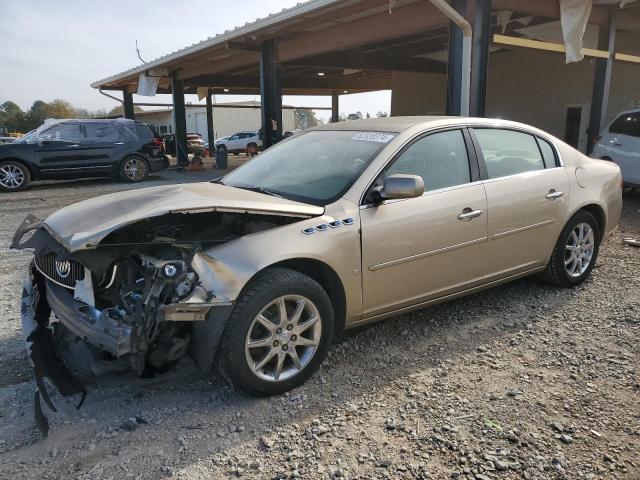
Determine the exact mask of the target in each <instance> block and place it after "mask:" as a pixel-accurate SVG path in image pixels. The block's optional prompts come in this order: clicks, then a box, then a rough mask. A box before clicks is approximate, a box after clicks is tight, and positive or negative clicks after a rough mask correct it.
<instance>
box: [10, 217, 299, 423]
mask: <svg viewBox="0 0 640 480" xmlns="http://www.w3.org/2000/svg"><path fill="white" fill-rule="evenodd" d="M299 220H300V218H299V217H294V216H286V215H282V216H281V215H271V214H257V213H239V212H201V213H168V214H165V215H162V216H158V217H153V218H149V219H144V220H141V221H137V222H134V223H131V224H129V225H127V226H125V227H124V228H121V229H118V230H116V231H114V232H112V233H110V234H109V235H107V236H106V237H105V238H104V239H103V240H102V241H101V242H100V244H99V245H98V246H97V247H96V248H95V249H91V250H79V251H76V252H72V253H70V252H69V251H68V250H67V249H66V248H65V247H64V246H63V245H62V241H61V240H60V239H58V238H56V234H55V232H53V231H51V229H49V228H47V225H46V224H45V223H43V222H41V221H40V220H38V219H36V218H35V217H33V216H30V217H27V219H25V221H24V222H23V224H22V225H21V226H20V228H19V229H18V231H17V232H16V236H15V237H14V241H13V244H12V248H16V249H25V248H32V249H34V250H35V256H34V260H33V262H32V266H31V269H30V270H31V271H30V281H29V282H27V284H25V291H24V293H23V329H24V331H25V335H27V333H29V332H30V334H29V335H28V336H27V342H28V344H29V343H30V345H31V346H30V350H31V355H30V356H31V359H32V362H33V363H34V368H35V371H36V378H37V384H38V390H39V392H40V394H41V395H42V396H43V398H44V400H45V402H46V403H47V404H48V405H49V406H50V407H51V408H54V407H53V404H52V402H51V401H50V399H49V398H48V394H47V391H46V386H45V385H44V383H43V381H42V379H43V378H45V377H46V378H48V379H49V380H50V381H51V382H52V383H53V384H54V386H55V387H56V388H57V389H58V391H60V392H61V393H62V394H63V395H66V394H69V395H72V394H76V393H80V392H81V391H82V383H83V382H86V381H87V380H90V379H91V377H93V376H97V375H102V374H105V373H116V374H120V373H123V372H134V373H135V374H136V375H137V376H140V377H148V376H153V375H156V374H157V373H161V372H165V371H167V370H168V369H170V368H171V367H173V366H174V365H176V364H177V362H178V361H179V360H180V359H181V358H182V357H184V356H185V355H187V354H188V353H191V354H192V356H193V357H194V359H195V361H196V364H197V365H198V367H200V368H201V369H203V370H205V369H207V368H208V367H210V366H211V365H210V364H211V362H212V361H213V354H214V351H215V347H216V345H217V341H218V340H219V337H220V335H221V333H222V329H223V328H224V321H221V320H220V319H221V318H222V319H223V320H226V317H227V316H228V313H229V312H230V309H231V307H232V302H231V301H230V300H229V299H226V298H221V297H220V296H219V295H217V294H216V292H215V291H213V290H211V289H210V288H209V287H207V286H206V285H204V284H203V282H202V281H201V279H200V277H199V275H198V273H197V272H196V270H195V268H194V267H193V266H192V260H193V258H194V255H196V254H197V253H198V252H202V251H203V250H206V249H208V248H211V247H214V246H216V245H220V244H223V243H226V242H230V241H232V240H234V239H237V238H239V237H242V236H245V235H249V234H252V233H256V232H260V231H263V230H266V229H271V228H275V227H278V226H281V225H285V224H288V223H292V222H295V221H299ZM28 232H31V233H32V234H31V236H30V238H28V239H27V240H25V241H22V242H21V239H22V237H23V236H25V237H26V236H27V235H26V234H27V233H28ZM25 312H26V313H25ZM51 313H53V315H50V314H51ZM216 315H218V317H216ZM25 317H27V318H26V319H25ZM30 319H31V320H30ZM29 321H31V322H32V324H31V325H28V323H29ZM25 322H26V323H25ZM52 349H55V352H51V351H50V350H52ZM54 355H55V358H54ZM43 357H50V358H49V360H47V361H45V362H43V360H42V359H43ZM38 363H41V365H38ZM42 363H46V364H49V365H42ZM54 367H55V368H54ZM52 369H53V370H52ZM56 369H57V370H56ZM38 376H40V379H38ZM39 405H40V403H39V395H38V393H36V410H38V409H39ZM39 416H40V417H43V418H44V420H42V418H41V420H40V422H38V423H39V425H40V426H41V430H43V432H46V430H47V429H48V424H47V423H46V417H44V416H43V415H42V413H41V412H40V415H38V413H36V418H37V419H38V417H39ZM41 423H42V425H41Z"/></svg>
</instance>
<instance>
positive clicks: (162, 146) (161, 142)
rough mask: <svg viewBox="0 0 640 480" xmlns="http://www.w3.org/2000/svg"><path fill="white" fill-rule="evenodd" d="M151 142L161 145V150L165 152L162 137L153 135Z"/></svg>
mask: <svg viewBox="0 0 640 480" xmlns="http://www.w3.org/2000/svg"><path fill="white" fill-rule="evenodd" d="M151 144H152V145H155V146H157V147H160V151H161V152H164V140H163V139H162V138H161V137H153V139H152V140H151Z"/></svg>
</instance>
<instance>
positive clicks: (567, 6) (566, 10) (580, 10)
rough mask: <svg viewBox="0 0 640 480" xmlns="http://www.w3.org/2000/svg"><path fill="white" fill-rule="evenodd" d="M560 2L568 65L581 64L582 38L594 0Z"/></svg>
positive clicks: (561, 0)
mask: <svg viewBox="0 0 640 480" xmlns="http://www.w3.org/2000/svg"><path fill="white" fill-rule="evenodd" d="M558 1H559V2H560V23H561V25H562V38H563V39H564V45H565V48H566V54H565V60H566V62H567V63H571V62H579V61H580V60H582V59H583V58H584V55H583V54H582V52H581V50H582V47H583V41H582V37H583V36H584V31H585V29H586V28H587V22H588V21H589V16H590V15H591V5H592V0H558Z"/></svg>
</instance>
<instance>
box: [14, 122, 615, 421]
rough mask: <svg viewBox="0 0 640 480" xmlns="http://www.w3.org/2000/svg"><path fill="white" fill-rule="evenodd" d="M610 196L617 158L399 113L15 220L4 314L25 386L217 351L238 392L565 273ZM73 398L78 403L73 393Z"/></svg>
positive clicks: (586, 263)
mask: <svg viewBox="0 0 640 480" xmlns="http://www.w3.org/2000/svg"><path fill="white" fill-rule="evenodd" d="M621 205H622V197H621V178H620V171H619V169H618V167H617V166H616V165H615V164H613V163H610V162H604V161H599V160H593V159H590V158H588V157H586V156H584V155H582V154H581V153H579V152H578V151H576V150H574V149H573V148H572V147H570V146H568V145H566V144H565V143H563V142H561V141H560V140H558V139H556V138H554V137H552V136H550V135H548V134H546V133H545V132H543V131H540V130H538V129H535V128H532V127H529V126H526V125H522V124H518V123H514V122H507V121H497V120H487V119H464V118H443V117H405V118H402V117H398V118H388V119H375V120H363V121H353V122H343V123H339V124H332V125H328V126H325V127H320V128H317V129H313V130H311V131H308V132H306V133H303V134H300V135H297V136H294V137H291V138H289V139H287V140H285V141H283V142H281V143H280V144H278V145H276V146H275V147H273V148H270V149H269V150H267V151H265V152H264V153H262V154H261V155H260V156H258V157H257V158H255V159H254V160H252V161H250V162H248V163H247V164H246V165H244V166H243V167H241V168H239V169H237V170H236V171H234V172H232V173H230V174H229V175H227V176H225V177H224V178H221V179H218V180H215V181H212V182H205V183H196V184H187V185H176V186H170V187H155V188H148V189H138V190H131V191H127V192H122V193H117V194H112V195H106V196H102V197H97V198H93V199H91V200H87V201H84V202H81V203H78V204H75V205H71V206H69V207H66V208H64V209H62V210H60V211H58V212H56V213H54V214H53V215H51V216H50V217H48V218H47V219H46V220H44V221H41V220H38V219H36V218H35V217H32V216H29V217H27V218H26V219H25V221H24V222H23V224H22V225H21V226H20V227H19V229H18V231H17V232H16V235H15V237H14V240H13V243H12V248H16V249H25V248H30V249H33V250H34V251H35V256H34V259H33V261H32V263H31V267H30V271H29V277H28V279H27V280H26V282H25V287H24V292H23V298H22V321H23V329H24V333H25V338H26V340H27V344H28V349H29V354H30V358H31V360H32V362H33V365H34V371H35V377H36V385H37V391H36V397H35V398H36V419H37V421H38V424H39V425H40V427H41V429H42V430H43V431H46V430H47V428H48V426H47V420H46V418H45V417H44V415H43V414H42V410H41V405H40V402H41V399H42V400H44V401H45V402H46V403H47V404H48V405H49V407H50V408H55V407H54V405H53V403H52V402H51V399H50V398H49V395H48V393H47V383H51V384H53V386H54V387H56V388H57V390H58V391H59V392H60V393H61V394H62V395H64V396H73V395H80V396H82V395H83V391H84V390H83V388H84V387H83V383H84V382H86V381H87V380H88V379H91V378H93V377H96V376H99V375H102V374H105V373H109V372H111V373H113V372H115V373H123V372H133V373H135V374H136V375H138V376H142V377H145V376H152V375H156V374H158V373H162V372H165V371H167V370H169V369H171V368H173V367H174V366H176V364H177V363H178V362H180V361H181V359H184V358H188V357H190V358H192V359H194V360H195V363H196V364H197V366H198V367H199V369H201V370H203V371H206V370H209V369H210V368H211V367H212V366H213V364H214V363H215V362H216V361H217V362H219V364H220V365H221V366H222V368H223V369H224V371H225V372H226V375H227V376H228V377H229V378H230V380H231V381H232V382H233V383H234V384H236V385H237V386H238V387H239V388H241V389H242V390H244V391H246V392H249V393H251V394H255V395H271V394H277V393H281V392H284V391H286V390H289V389H291V388H294V387H295V386H297V385H300V384H301V383H302V382H304V381H305V380H306V379H307V378H308V377H309V376H310V375H311V374H312V373H313V372H314V371H315V370H316V369H317V368H318V367H319V365H320V363H321V361H322V359H323V357H324V355H325V353H326V351H327V348H328V346H329V344H330V342H331V340H332V337H333V335H334V333H335V332H336V331H339V330H341V329H343V328H350V327H354V326H356V325H361V324H364V323H368V322H372V321H376V320H380V319H383V318H386V317H390V316H393V315H397V314H399V313H402V312H406V311H409V310H412V309H418V308H422V307H424V306H427V305H430V304H433V303H436V302H441V301H445V300H448V299H452V298H456V297H459V296H462V295H466V294H469V293H472V292H476V291H478V290H481V289H484V288H488V287H491V286H495V285H498V284H500V283H504V282H507V281H510V280H513V279H516V278H519V277H523V276H526V275H531V274H535V273H541V274H542V275H543V276H544V278H545V279H547V280H548V281H551V282H552V283H554V284H556V285H559V286H573V285H577V284H579V283H581V282H583V281H584V280H585V279H586V278H587V277H588V275H589V273H590V272H591V269H592V268H593V266H594V264H595V262H596V258H597V255H598V247H599V245H600V243H601V242H602V240H603V239H604V238H605V237H606V236H607V235H609V234H610V233H611V232H612V231H613V230H614V229H615V228H616V226H617V223H618V220H619V217H620V210H621ZM80 398H82V397H80Z"/></svg>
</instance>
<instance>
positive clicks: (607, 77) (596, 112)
mask: <svg viewBox="0 0 640 480" xmlns="http://www.w3.org/2000/svg"><path fill="white" fill-rule="evenodd" d="M615 46H616V18H615V10H614V9H613V8H611V10H609V28H608V29H600V36H599V38H598V49H600V50H605V49H606V50H608V51H609V57H608V58H596V68H595V72H594V77H593V92H592V93H591V112H590V114H589V126H588V127H587V155H589V154H591V152H592V151H593V143H594V141H595V139H596V138H597V137H598V135H599V134H600V130H602V126H603V123H604V122H605V121H606V119H607V107H608V104H609V90H610V89H611V70H612V68H613V58H614V55H615Z"/></svg>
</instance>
